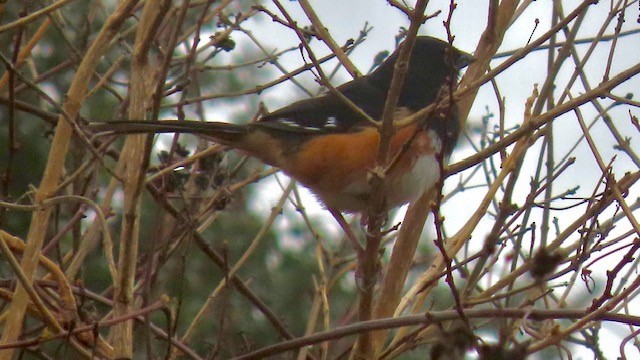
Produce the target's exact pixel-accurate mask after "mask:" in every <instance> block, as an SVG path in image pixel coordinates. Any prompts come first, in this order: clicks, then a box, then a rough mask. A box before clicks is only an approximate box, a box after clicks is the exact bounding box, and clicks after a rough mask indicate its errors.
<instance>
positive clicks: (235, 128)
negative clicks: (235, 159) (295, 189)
mask: <svg viewBox="0 0 640 360" xmlns="http://www.w3.org/2000/svg"><path fill="white" fill-rule="evenodd" d="M404 44H405V42H403V43H401V44H400V45H399V46H398V48H397V49H396V50H395V51H394V52H393V53H392V54H391V55H390V56H388V57H387V59H386V60H385V61H384V62H382V63H381V64H380V65H379V66H378V67H377V68H376V69H375V70H373V71H372V72H370V73H369V74H367V75H364V76H361V77H358V78H356V79H354V80H352V81H349V82H347V83H345V84H342V85H340V86H338V87H336V88H335V90H337V91H338V92H339V93H340V94H342V95H343V97H345V98H346V99H348V100H349V101H350V102H351V104H348V102H346V101H345V100H344V99H343V98H342V97H341V96H339V95H337V94H336V93H335V92H331V91H329V92H326V93H324V94H322V95H320V96H317V97H312V98H308V99H304V100H300V101H297V102H294V103H292V104H290V105H288V106H285V107H283V108H281V109H279V110H275V111H273V112H270V113H267V114H265V115H262V116H261V117H260V118H259V119H258V121H255V122H251V123H247V124H232V123H224V122H202V121H187V120H184V121H179V120H161V121H111V122H101V123H92V124H90V125H91V126H90V127H91V128H92V130H93V131H94V132H97V133H103V132H107V133H147V132H151V133H160V132H165V133H166V132H176V133H199V134H202V135H205V136H207V137H209V138H212V139H213V140H214V141H215V142H216V143H219V144H222V145H226V146H229V147H231V148H234V149H237V150H240V151H242V152H244V153H246V154H248V155H250V156H253V157H255V158H258V159H260V160H261V161H263V162H264V163H266V164H269V165H272V166H275V167H277V168H280V169H281V170H282V171H284V172H285V173H286V174H287V175H289V176H290V177H292V178H294V179H296V180H297V181H298V182H300V183H302V184H303V185H304V186H306V187H307V188H309V189H310V190H311V192H312V193H314V194H315V195H316V196H317V197H318V198H319V199H320V201H321V202H322V203H323V204H324V205H325V206H326V207H327V208H328V209H329V210H331V211H332V213H334V212H336V211H337V212H341V213H361V214H363V213H364V212H365V211H366V210H367V208H368V205H369V198H370V197H371V195H372V186H371V184H370V181H369V179H370V171H371V170H372V169H373V167H374V166H375V163H376V157H377V147H378V144H379V142H380V132H379V129H378V127H376V126H375V125H374V124H372V123H371V119H373V120H375V121H380V120H381V118H382V114H383V110H384V106H385V101H386V98H387V94H388V93H389V88H390V84H391V79H392V77H393V74H394V70H395V65H396V62H397V59H398V56H399V53H400V49H401V48H402V47H403V46H404ZM473 61H474V58H473V56H472V55H470V54H468V53H465V52H463V51H461V50H459V49H457V48H455V47H453V46H452V45H450V44H449V43H448V42H446V41H443V40H440V39H437V38H434V37H430V36H418V37H416V38H415V42H414V46H413V49H412V51H411V55H410V57H409V61H408V64H407V73H406V76H405V79H404V82H403V85H402V89H401V91H400V94H399V97H398V101H397V108H396V110H395V112H394V119H399V118H403V117H406V116H409V115H411V114H414V113H416V112H418V111H419V110H421V109H424V108H425V107H427V106H429V105H431V104H433V103H434V102H436V101H438V100H440V99H441V98H442V96H441V94H442V93H443V89H447V90H450V88H451V86H452V85H455V84H456V83H457V81H458V77H459V73H460V70H461V69H462V68H464V67H465V66H467V65H469V64H471V63H472V62H473ZM353 105H355V106H356V107H357V108H359V109H360V110H361V112H359V111H356V110H354V108H353ZM363 113H364V114H366V116H364V115H363ZM460 124H461V122H460V119H459V114H458V109H457V107H456V105H455V104H451V105H450V106H449V108H448V109H447V111H444V112H441V113H436V114H435V115H431V118H429V119H422V121H417V122H415V123H413V124H412V125H408V126H405V127H401V128H397V129H395V132H394V133H393V135H392V137H391V139H390V152H389V154H390V159H393V158H394V157H396V156H397V155H398V154H399V156H398V159H397V161H394V163H393V165H392V166H390V167H389V169H388V171H387V173H386V174H385V182H384V186H383V188H382V190H381V191H383V192H384V195H385V209H386V210H390V209H393V208H396V207H399V206H401V205H403V204H406V203H408V202H411V201H413V200H415V199H417V198H418V197H419V196H420V195H422V194H423V193H424V192H425V191H426V190H428V189H429V188H431V187H432V186H433V185H434V184H435V183H436V182H437V181H438V179H439V178H440V175H441V174H440V172H441V164H440V162H439V161H440V160H438V156H439V157H440V159H445V160H446V159H448V158H449V156H450V155H451V153H452V151H453V148H454V146H455V144H456V141H457V138H458V136H459V134H460V130H461V125H460Z"/></svg>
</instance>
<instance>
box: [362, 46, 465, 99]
mask: <svg viewBox="0 0 640 360" xmlns="http://www.w3.org/2000/svg"><path fill="white" fill-rule="evenodd" d="M403 45H404V43H402V44H400V46H399V47H398V49H396V51H394V52H393V54H391V56H389V58H387V60H385V62H383V63H382V64H381V65H380V66H379V67H378V68H377V69H376V70H375V71H374V72H373V73H371V76H370V79H371V81H372V82H374V83H375V84H376V86H378V87H380V88H381V89H383V90H388V89H389V85H390V82H391V77H392V76H393V71H394V66H395V63H396V60H397V58H398V55H399V53H400V49H401V48H402V46H403ZM474 60H475V59H474V58H473V56H471V55H470V54H467V53H465V52H463V51H460V50H458V49H456V48H454V47H452V46H451V45H449V43H447V42H445V41H442V40H440V39H436V38H433V37H429V36H418V37H416V40H415V44H414V46H413V51H412V52H411V57H410V60H409V69H408V71H407V74H406V76H405V79H404V84H403V89H402V93H401V94H400V98H399V100H398V105H399V106H404V107H407V108H409V109H410V110H412V111H417V110H419V109H422V108H424V107H426V106H427V105H429V104H431V103H432V102H433V101H435V100H436V98H437V96H438V93H439V91H440V89H441V87H442V86H443V85H445V84H449V82H451V81H452V82H453V83H454V84H455V83H456V82H457V80H458V75H459V72H460V69H462V68H464V67H465V66H467V65H469V64H471V63H472V62H473V61H474Z"/></svg>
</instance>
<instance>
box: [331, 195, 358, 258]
mask: <svg viewBox="0 0 640 360" xmlns="http://www.w3.org/2000/svg"><path fill="white" fill-rule="evenodd" d="M327 210H329V212H330V213H331V215H333V217H334V218H335V219H336V221H337V222H338V224H339V225H340V227H341V228H342V230H344V233H345V235H347V238H348V239H349V241H350V242H351V246H353V250H355V252H356V256H357V257H358V262H360V259H362V256H363V255H364V248H363V247H362V245H360V241H358V237H357V236H356V234H355V233H354V232H353V230H352V229H351V227H350V226H349V223H347V220H345V218H344V216H342V213H341V212H340V211H338V210H336V209H332V208H330V207H327Z"/></svg>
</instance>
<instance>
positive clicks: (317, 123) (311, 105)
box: [256, 76, 387, 135]
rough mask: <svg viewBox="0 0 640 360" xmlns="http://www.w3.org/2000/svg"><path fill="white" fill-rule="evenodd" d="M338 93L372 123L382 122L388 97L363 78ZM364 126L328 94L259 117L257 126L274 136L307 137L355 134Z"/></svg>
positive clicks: (364, 121)
mask: <svg viewBox="0 0 640 360" xmlns="http://www.w3.org/2000/svg"><path fill="white" fill-rule="evenodd" d="M337 90H338V91H340V92H341V93H342V94H343V95H344V96H345V97H346V98H347V99H349V100H350V101H351V102H352V103H353V104H355V105H356V106H358V107H359V108H360V109H361V110H362V111H364V112H365V113H366V114H367V115H369V116H370V117H371V118H373V119H374V120H379V119H380V118H381V116H382V111H383V108H384V101H385V98H386V96H387V94H386V92H385V91H382V90H381V89H379V88H378V87H376V86H373V85H371V84H370V82H369V81H368V79H367V77H366V76H363V77H361V78H358V79H355V80H353V81H350V82H348V83H346V84H343V85H341V86H339V87H337ZM366 124H367V122H366V119H364V118H363V117H362V116H360V115H358V113H357V112H355V111H353V110H352V109H351V107H349V105H347V104H345V103H344V102H343V100H342V99H340V98H339V97H337V96H336V95H334V94H332V93H331V92H329V93H326V94H325V95H322V96H319V97H315V98H311V99H305V100H301V101H298V102H295V103H293V104H291V105H289V106H286V107H283V108H281V109H278V110H276V111H274V112H272V113H270V114H267V115H264V116H262V117H261V118H260V121H259V122H258V123H256V125H258V126H260V127H264V128H268V129H271V130H275V132H276V133H277V132H278V130H283V131H287V132H290V131H294V132H297V133H301V134H305V133H308V134H310V135H312V134H318V133H344V132H350V131H357V130H358V129H360V128H361V127H362V126H364V125H366Z"/></svg>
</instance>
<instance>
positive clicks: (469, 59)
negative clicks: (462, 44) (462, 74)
mask: <svg viewBox="0 0 640 360" xmlns="http://www.w3.org/2000/svg"><path fill="white" fill-rule="evenodd" d="M475 61H476V58H475V57H474V56H473V55H471V54H468V53H466V52H462V51H461V52H460V55H459V56H458V59H457V60H456V63H455V67H456V69H458V70H460V69H463V68H465V67H467V66H469V65H471V64H473V63H474V62H475Z"/></svg>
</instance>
